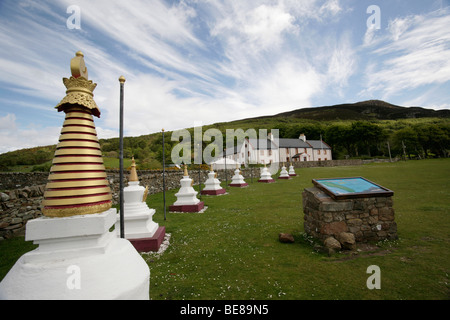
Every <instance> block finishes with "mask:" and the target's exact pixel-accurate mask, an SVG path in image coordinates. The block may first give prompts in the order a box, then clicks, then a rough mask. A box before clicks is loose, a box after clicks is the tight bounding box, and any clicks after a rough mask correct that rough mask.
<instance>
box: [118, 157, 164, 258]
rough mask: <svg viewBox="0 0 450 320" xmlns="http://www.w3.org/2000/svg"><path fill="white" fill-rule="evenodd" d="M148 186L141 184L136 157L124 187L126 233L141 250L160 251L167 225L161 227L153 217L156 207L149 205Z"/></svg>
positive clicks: (132, 161) (138, 249)
mask: <svg viewBox="0 0 450 320" xmlns="http://www.w3.org/2000/svg"><path fill="white" fill-rule="evenodd" d="M147 194H148V187H147V188H144V187H143V186H141V185H139V178H138V175H137V172H136V162H135V161H134V157H133V159H132V160H131V170H130V176H129V178H128V186H127V187H125V188H123V198H124V203H123V204H124V210H123V211H124V213H123V215H124V231H125V232H124V233H125V238H126V239H128V240H130V242H131V243H132V244H133V246H134V247H135V248H136V250H137V251H139V252H149V251H158V249H159V247H160V245H161V243H162V241H163V240H164V235H165V233H166V229H165V227H160V226H159V224H158V223H156V222H154V221H153V219H152V217H153V215H154V214H155V209H151V208H149V207H148V206H147V203H146V198H147ZM116 229H117V230H119V229H120V215H118V216H117V222H116Z"/></svg>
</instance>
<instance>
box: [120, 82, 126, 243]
mask: <svg viewBox="0 0 450 320" xmlns="http://www.w3.org/2000/svg"><path fill="white" fill-rule="evenodd" d="M119 82H120V138H119V149H120V153H119V163H120V164H119V166H120V169H119V171H120V172H119V173H120V186H119V188H120V191H119V192H120V200H119V201H120V237H121V238H125V224H124V214H123V84H124V83H125V77H124V76H120V78H119Z"/></svg>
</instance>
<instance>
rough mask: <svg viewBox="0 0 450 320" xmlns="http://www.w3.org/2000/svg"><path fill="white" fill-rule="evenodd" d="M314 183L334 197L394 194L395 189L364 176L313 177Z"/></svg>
mask: <svg viewBox="0 0 450 320" xmlns="http://www.w3.org/2000/svg"><path fill="white" fill-rule="evenodd" d="M312 182H313V184H314V185H315V186H316V187H318V188H319V189H321V190H323V191H325V192H326V193H327V194H328V195H330V196H331V197H333V198H334V199H348V198H362V197H381V196H385V197H387V196H392V195H393V194H394V192H393V191H391V190H389V189H387V188H385V187H382V186H380V185H378V184H376V183H374V182H372V181H369V180H367V179H365V178H363V177H351V178H331V179H313V181H312Z"/></svg>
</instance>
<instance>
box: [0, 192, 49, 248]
mask: <svg viewBox="0 0 450 320" xmlns="http://www.w3.org/2000/svg"><path fill="white" fill-rule="evenodd" d="M44 188H45V184H42V185H37V186H31V187H25V188H22V189H16V190H9V191H5V192H0V210H1V211H0V240H2V239H8V238H11V237H14V236H17V235H24V231H25V224H26V223H27V221H28V220H30V219H34V218H38V217H40V216H42V211H41V203H42V198H43V195H44Z"/></svg>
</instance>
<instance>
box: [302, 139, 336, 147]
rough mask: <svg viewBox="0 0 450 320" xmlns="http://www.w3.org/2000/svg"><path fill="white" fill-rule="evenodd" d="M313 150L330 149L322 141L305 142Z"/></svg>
mask: <svg viewBox="0 0 450 320" xmlns="http://www.w3.org/2000/svg"><path fill="white" fill-rule="evenodd" d="M306 142H308V144H309V145H310V146H311V147H312V148H313V149H331V147H330V146H329V145H327V144H326V143H325V141H323V140H306Z"/></svg>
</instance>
